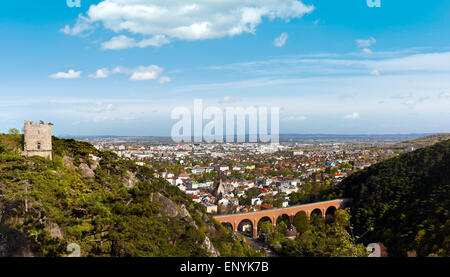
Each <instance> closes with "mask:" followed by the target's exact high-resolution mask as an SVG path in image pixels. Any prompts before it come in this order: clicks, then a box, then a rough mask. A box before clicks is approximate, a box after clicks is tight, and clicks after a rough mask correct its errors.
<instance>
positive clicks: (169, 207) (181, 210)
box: [154, 192, 195, 225]
mask: <svg viewBox="0 0 450 277" xmlns="http://www.w3.org/2000/svg"><path fill="white" fill-rule="evenodd" d="M155 196H156V197H155V199H154V200H156V201H158V202H159V204H160V206H161V210H162V212H163V213H164V214H165V215H167V216H169V217H176V218H178V219H180V218H187V219H190V221H192V222H191V223H193V224H194V225H195V223H194V221H193V220H192V217H191V214H190V213H189V211H188V210H187V209H186V207H185V206H184V205H181V206H178V205H177V204H175V203H174V202H173V201H172V200H170V199H169V198H167V197H165V196H164V195H162V194H160V193H159V192H158V193H156V195H155Z"/></svg>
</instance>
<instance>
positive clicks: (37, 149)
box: [23, 120, 52, 159]
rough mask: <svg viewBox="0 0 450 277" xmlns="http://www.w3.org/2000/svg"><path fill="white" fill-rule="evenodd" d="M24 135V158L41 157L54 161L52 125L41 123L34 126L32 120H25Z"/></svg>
mask: <svg viewBox="0 0 450 277" xmlns="http://www.w3.org/2000/svg"><path fill="white" fill-rule="evenodd" d="M23 134H24V147H23V148H24V149H23V155H24V156H27V157H31V156H40V157H44V158H50V159H52V124H51V123H44V122H42V121H41V122H40V123H39V124H34V122H33V121H32V120H25V123H24V127H23Z"/></svg>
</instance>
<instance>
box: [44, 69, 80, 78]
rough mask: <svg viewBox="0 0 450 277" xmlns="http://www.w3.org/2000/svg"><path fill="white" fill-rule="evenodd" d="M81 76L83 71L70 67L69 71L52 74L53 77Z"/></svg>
mask: <svg viewBox="0 0 450 277" xmlns="http://www.w3.org/2000/svg"><path fill="white" fill-rule="evenodd" d="M80 77H81V71H75V70H73V69H70V70H69V71H68V72H58V73H55V74H52V75H50V78H52V79H77V78H80Z"/></svg>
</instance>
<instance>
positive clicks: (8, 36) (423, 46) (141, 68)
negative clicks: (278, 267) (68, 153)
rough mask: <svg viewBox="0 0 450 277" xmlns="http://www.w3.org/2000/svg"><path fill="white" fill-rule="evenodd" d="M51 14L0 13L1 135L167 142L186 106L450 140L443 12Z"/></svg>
mask: <svg viewBox="0 0 450 277" xmlns="http://www.w3.org/2000/svg"><path fill="white" fill-rule="evenodd" d="M48 2H49V1H38V2H36V1H8V2H7V3H3V9H2V10H1V11H0V31H1V33H2V35H3V38H2V43H1V44H0V60H1V64H2V65H3V66H2V67H1V69H0V70H1V72H0V76H1V77H0V91H1V92H2V96H3V97H2V98H3V99H2V101H1V102H0V104H1V107H2V109H1V118H0V127H1V128H0V131H2V132H7V130H8V129H9V128H12V127H15V128H21V127H22V126H23V120H24V119H30V120H44V121H50V122H52V123H53V124H55V125H54V133H55V134H56V135H63V134H70V135H80V136H83V135H130V136H134V135H136V136H169V135H170V130H171V127H172V125H173V124H174V123H176V120H172V119H171V117H170V113H171V111H172V109H174V108H175V107H178V106H185V107H187V108H191V109H192V107H193V102H194V99H203V101H204V105H205V106H208V105H209V106H218V107H222V108H225V107H227V106H243V107H248V106H277V107H280V133H282V134H283V133H299V134H308V133H322V134H399V133H437V132H448V131H449V129H448V126H450V111H449V109H448V106H449V104H450V78H448V76H449V73H450V49H449V47H448V45H449V42H450V41H449V40H450V28H449V26H450V25H449V24H448V23H449V22H448V18H450V3H448V1H443V0H439V1H433V2H432V3H425V2H424V1H409V2H408V4H405V3H399V1H392V0H383V1H382V6H381V7H380V8H370V7H368V6H367V3H366V1H365V0H352V1H331V0H328V1H297V0H271V1H255V0H254V1H238V0H233V1H216V2H214V3H211V1H205V0H191V1H183V2H168V3H166V1H152V0H148V1H144V0H135V1H123V0H105V1H100V0H97V1H88V0H81V7H80V8H77V7H72V8H70V7H68V6H67V4H66V1H65V0H58V1H51V2H52V3H48ZM180 3H182V4H180ZM168 15H173V16H168ZM168 18H170V20H169V19H168Z"/></svg>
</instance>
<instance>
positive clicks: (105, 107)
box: [77, 102, 119, 114]
mask: <svg viewBox="0 0 450 277" xmlns="http://www.w3.org/2000/svg"><path fill="white" fill-rule="evenodd" d="M118 110H119V109H118V108H117V107H116V106H115V105H114V104H103V103H102V102H95V103H92V104H91V105H89V106H83V107H81V108H79V109H78V110H77V111H79V112H84V113H98V114H101V113H107V112H114V111H118Z"/></svg>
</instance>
